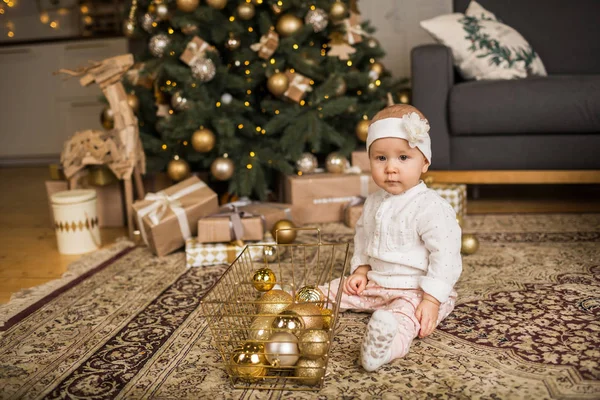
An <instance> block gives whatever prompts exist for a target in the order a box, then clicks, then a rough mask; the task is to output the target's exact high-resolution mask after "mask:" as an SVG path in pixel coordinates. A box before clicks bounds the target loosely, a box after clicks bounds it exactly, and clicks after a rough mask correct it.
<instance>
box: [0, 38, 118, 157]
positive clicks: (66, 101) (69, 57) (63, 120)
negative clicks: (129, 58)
mask: <svg viewBox="0 0 600 400" xmlns="http://www.w3.org/2000/svg"><path fill="white" fill-rule="evenodd" d="M125 53H127V39H125V38H117V39H106V40H81V41H69V42H61V43H48V44H38V45H30V46H22V47H20V46H10V47H0V90H1V91H2V95H0V165H1V164H6V163H10V164H19V160H29V161H31V160H34V161H35V160H36V159H40V160H47V159H51V158H54V159H56V158H58V156H59V154H60V152H61V150H62V147H63V143H64V142H65V140H67V139H68V138H69V137H70V136H72V135H73V134H74V133H75V131H77V130H82V129H101V125H100V112H101V110H102V107H103V104H102V102H101V101H100V98H101V96H102V92H101V90H100V89H99V88H98V86H97V85H95V84H91V85H90V86H88V87H82V86H81V85H80V84H79V78H78V77H72V78H70V79H66V78H67V76H68V75H63V74H61V75H57V76H56V75H53V72H55V71H58V70H59V69H60V68H66V69H76V68H77V67H79V66H84V65H89V61H100V60H103V59H105V58H108V57H112V56H116V55H119V54H125Z"/></svg>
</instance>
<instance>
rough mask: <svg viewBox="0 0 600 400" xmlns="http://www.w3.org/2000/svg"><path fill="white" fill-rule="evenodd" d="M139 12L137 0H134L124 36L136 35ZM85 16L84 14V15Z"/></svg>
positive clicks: (124, 25)
mask: <svg viewBox="0 0 600 400" xmlns="http://www.w3.org/2000/svg"><path fill="white" fill-rule="evenodd" d="M136 11H137V0H132V2H131V8H130V9H129V17H128V18H127V19H126V20H125V21H124V22H123V34H124V35H125V36H127V37H129V38H131V37H133V36H134V35H135V13H136ZM82 14H83V13H82Z"/></svg>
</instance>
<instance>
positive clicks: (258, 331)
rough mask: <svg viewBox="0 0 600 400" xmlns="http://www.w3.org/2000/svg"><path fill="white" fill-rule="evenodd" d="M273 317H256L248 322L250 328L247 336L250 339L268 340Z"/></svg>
mask: <svg viewBox="0 0 600 400" xmlns="http://www.w3.org/2000/svg"><path fill="white" fill-rule="evenodd" d="M274 319H275V318H274V317H262V316H259V317H256V319H254V321H252V324H250V329H249V333H248V337H249V338H250V339H251V340H261V341H262V340H269V337H271V333H272V332H271V325H272V324H273V320H274Z"/></svg>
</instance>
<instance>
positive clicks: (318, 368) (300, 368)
mask: <svg viewBox="0 0 600 400" xmlns="http://www.w3.org/2000/svg"><path fill="white" fill-rule="evenodd" d="M294 376H297V377H298V378H301V379H300V381H301V382H302V383H304V384H305V385H318V384H319V383H320V382H321V380H322V379H323V377H324V376H325V361H324V360H323V359H322V358H318V359H316V360H311V359H310V358H301V359H300V360H298V362H297V363H296V367H295V368H294Z"/></svg>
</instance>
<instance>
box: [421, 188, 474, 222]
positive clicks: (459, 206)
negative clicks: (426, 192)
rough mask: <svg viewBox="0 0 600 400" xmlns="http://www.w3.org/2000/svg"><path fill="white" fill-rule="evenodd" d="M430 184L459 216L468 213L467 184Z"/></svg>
mask: <svg viewBox="0 0 600 400" xmlns="http://www.w3.org/2000/svg"><path fill="white" fill-rule="evenodd" d="M428 186H429V188H431V189H433V190H435V191H436V192H437V193H438V194H439V195H440V196H442V197H443V198H444V199H445V200H446V201H448V203H450V205H451V206H452V208H454V211H455V212H456V215H457V216H459V217H464V216H466V215H467V185H464V184H445V183H432V184H429V185H428Z"/></svg>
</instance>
